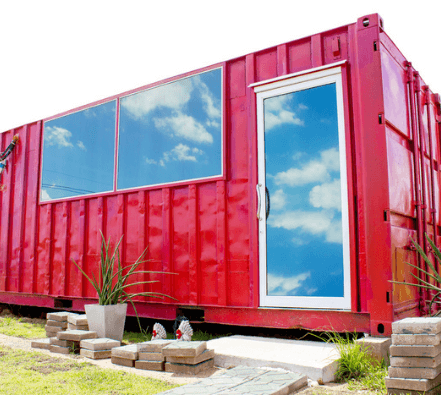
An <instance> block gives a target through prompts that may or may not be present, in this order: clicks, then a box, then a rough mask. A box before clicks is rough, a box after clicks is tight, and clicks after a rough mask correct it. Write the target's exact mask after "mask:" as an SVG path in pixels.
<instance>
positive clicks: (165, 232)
mask: <svg viewBox="0 0 441 395" xmlns="http://www.w3.org/2000/svg"><path fill="white" fill-rule="evenodd" d="M171 198H172V190H171V189H170V188H164V189H163V190H162V270H163V271H164V272H166V273H168V272H173V269H174V268H173V260H172V250H173V232H172V222H173V211H172V207H171V205H172V202H171ZM161 289H162V292H163V293H165V294H166V295H170V296H173V291H174V290H173V289H172V279H171V277H170V275H169V274H164V275H163V277H162V286H161Z"/></svg>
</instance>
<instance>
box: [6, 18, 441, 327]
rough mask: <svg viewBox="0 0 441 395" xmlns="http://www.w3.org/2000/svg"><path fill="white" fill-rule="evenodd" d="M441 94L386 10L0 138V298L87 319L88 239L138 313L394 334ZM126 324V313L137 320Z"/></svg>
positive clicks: (420, 221) (434, 198)
mask: <svg viewBox="0 0 441 395" xmlns="http://www.w3.org/2000/svg"><path fill="white" fill-rule="evenodd" d="M440 120H441V115H440V99H439V95H437V94H434V93H433V92H431V91H430V89H429V87H428V86H427V84H426V83H425V82H424V81H423V80H422V78H421V77H420V75H419V74H418V73H417V72H416V71H415V70H414V69H413V68H412V65H411V63H409V62H408V61H407V60H406V59H405V58H404V56H403V55H402V54H401V52H400V51H399V49H398V48H397V47H396V46H395V45H394V43H393V42H392V41H391V39H390V38H389V37H388V35H387V34H386V33H385V32H384V30H383V22H382V19H381V18H380V16H379V15H377V14H372V15H367V16H364V17H362V18H359V19H358V20H357V22H356V23H354V24H351V25H347V26H343V27H339V28H336V29H334V30H331V31H327V32H323V33H320V34H316V35H313V36H310V37H306V38H302V39H299V40H296V41H292V42H289V43H285V44H281V45H278V46H277V47H273V48H269V49H265V50H262V51H259V52H256V53H251V54H248V55H246V56H243V57H240V58H237V59H233V60H230V61H226V62H224V63H220V64H216V65H213V66H209V67H205V68H203V69H200V70H196V71H194V72H190V73H187V74H185V75H181V76H177V77H173V78H170V79H168V80H165V81H160V82H158V83H156V84H152V85H149V86H144V87H141V88H138V89H135V90H133V91H130V92H124V93H122V94H120V95H117V96H114V97H110V98H108V99H105V100H102V101H100V102H97V103H92V104H89V105H86V106H84V107H81V108H77V109H74V110H72V111H68V112H66V113H63V114H59V115H56V116H54V117H51V118H48V119H44V120H41V121H39V122H36V123H32V124H28V125H24V126H22V127H19V128H16V129H14V130H10V131H7V132H5V133H2V134H0V151H4V150H5V149H6V147H7V146H8V145H9V143H10V142H11V140H12V137H13V135H15V134H18V135H19V136H20V141H19V144H18V145H17V146H16V148H15V150H14V151H13V153H12V154H11V155H10V156H9V158H8V163H7V167H6V169H5V171H4V172H3V173H2V175H1V181H0V183H1V184H2V185H3V186H4V189H3V191H2V192H1V193H0V302H1V303H11V304H21V305H33V306H46V307H55V308H64V309H72V310H83V309H84V304H86V303H90V302H93V301H94V299H95V292H94V289H93V288H92V287H91V286H90V284H89V283H88V282H87V281H85V279H84V278H83V277H82V275H81V274H80V273H79V271H78V270H77V268H76V267H75V266H74V264H73V263H72V260H75V262H77V263H78V264H79V265H80V266H81V267H82V268H83V269H84V270H86V271H87V272H88V273H95V272H96V269H97V259H98V257H99V252H100V242H101V240H100V231H102V232H103V234H104V235H105V237H106V239H109V238H110V240H112V241H113V242H116V241H117V240H118V239H119V238H120V237H121V236H122V235H124V237H123V241H122V244H121V257H122V261H123V262H126V263H129V262H133V261H134V260H136V258H137V257H138V256H139V255H140V254H141V252H142V251H143V250H144V249H145V248H146V247H148V254H147V259H148V262H146V263H144V264H143V266H142V269H143V270H151V271H161V272H162V271H164V272H170V273H175V274H174V275H168V274H158V273H156V274H144V275H140V276H139V277H138V278H137V280H138V281H142V280H154V281H157V282H155V283H151V284H148V285H146V286H143V287H140V286H135V287H137V288H134V289H133V290H138V291H152V292H159V293H164V294H167V295H170V296H172V297H173V298H175V299H176V300H170V299H165V300H160V299H155V298H147V297H142V298H139V299H138V301H137V309H138V312H139V314H140V315H141V316H144V317H151V318H155V319H175V318H176V314H177V311H178V310H179V311H182V310H184V311H186V310H187V311H188V310H190V309H191V310H195V311H196V312H197V314H200V315H201V316H202V315H203V317H204V320H205V322H210V323H221V324H232V325H243V326H260V327H274V328H305V329H309V330H335V331H358V332H368V333H371V334H372V335H389V334H390V333H391V324H392V322H393V321H395V320H397V319H401V318H404V317H407V316H418V315H422V314H427V313H428V312H427V308H426V305H425V303H424V300H425V299H426V298H427V295H426V294H425V292H423V291H420V290H418V289H417V288H414V287H408V286H404V285H397V284H393V283H391V282H390V281H391V280H397V281H411V282H413V281H414V279H413V277H412V275H411V273H414V274H416V271H415V270H413V269H412V268H411V267H410V266H408V265H407V264H406V262H410V263H413V264H415V265H419V266H422V265H424V262H423V261H422V260H421V259H420V258H419V257H418V256H417V253H416V251H415V249H414V248H412V243H411V237H413V238H414V239H415V240H417V241H419V242H420V244H422V245H424V248H425V249H426V251H428V252H430V251H429V248H428V246H427V245H425V243H424V237H423V235H424V233H428V234H429V235H430V236H431V238H432V239H434V240H435V241H436V243H437V244H438V245H439V242H440V237H439V234H440V228H439V226H440V225H441V223H440V216H439V205H440V196H439V176H440V175H439V163H440V149H439V147H440V141H439V136H440V126H439V125H440ZM129 314H133V310H131V309H130V308H129Z"/></svg>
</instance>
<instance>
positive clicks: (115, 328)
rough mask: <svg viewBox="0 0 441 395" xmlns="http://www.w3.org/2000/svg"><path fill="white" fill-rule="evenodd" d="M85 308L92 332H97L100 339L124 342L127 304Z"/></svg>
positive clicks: (86, 306)
mask: <svg viewBox="0 0 441 395" xmlns="http://www.w3.org/2000/svg"><path fill="white" fill-rule="evenodd" d="M84 308H85V310H86V316H87V323H88V324H89V330H90V331H94V332H96V333H97V334H98V337H99V338H104V337H106V338H108V339H114V340H118V341H121V340H122V338H123V334H124V325H125V323H126V314H127V303H122V304H111V305H107V306H101V305H99V304H86V305H85V306H84Z"/></svg>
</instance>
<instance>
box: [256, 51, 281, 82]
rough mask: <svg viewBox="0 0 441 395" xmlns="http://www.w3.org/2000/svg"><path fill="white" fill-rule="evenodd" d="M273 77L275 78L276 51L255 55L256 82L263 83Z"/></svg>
mask: <svg viewBox="0 0 441 395" xmlns="http://www.w3.org/2000/svg"><path fill="white" fill-rule="evenodd" d="M274 77H277V51H276V49H275V48H273V49H272V50H270V51H266V52H264V53H260V54H257V55H256V78H257V81H264V80H268V79H270V78H274Z"/></svg>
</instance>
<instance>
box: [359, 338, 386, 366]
mask: <svg viewBox="0 0 441 395" xmlns="http://www.w3.org/2000/svg"><path fill="white" fill-rule="evenodd" d="M355 342H356V343H361V344H363V346H364V347H366V348H367V350H368V352H369V354H370V355H371V356H372V357H373V358H374V359H376V360H377V361H378V362H381V361H382V360H384V361H385V362H386V363H389V348H390V345H391V339H390V338H389V337H370V336H369V337H362V338H361V339H357V340H356V341H355Z"/></svg>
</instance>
